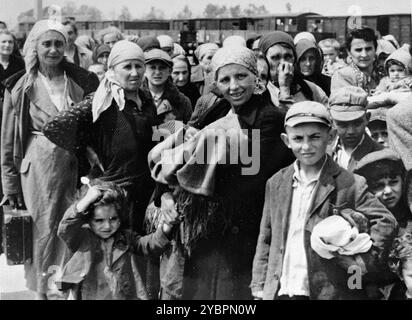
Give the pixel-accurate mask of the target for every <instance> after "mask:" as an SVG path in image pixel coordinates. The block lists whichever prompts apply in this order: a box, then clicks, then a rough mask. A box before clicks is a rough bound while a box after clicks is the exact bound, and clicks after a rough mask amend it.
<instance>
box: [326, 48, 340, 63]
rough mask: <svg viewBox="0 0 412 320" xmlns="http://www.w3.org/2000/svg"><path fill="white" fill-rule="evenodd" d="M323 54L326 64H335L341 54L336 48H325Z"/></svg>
mask: <svg viewBox="0 0 412 320" xmlns="http://www.w3.org/2000/svg"><path fill="white" fill-rule="evenodd" d="M322 52H323V59H324V60H325V63H326V62H328V61H330V62H331V63H334V62H336V60H337V59H338V55H339V53H338V52H337V51H336V49H335V48H334V47H323V48H322Z"/></svg>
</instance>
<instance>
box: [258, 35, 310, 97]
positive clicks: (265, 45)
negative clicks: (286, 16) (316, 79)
mask: <svg viewBox="0 0 412 320" xmlns="http://www.w3.org/2000/svg"><path fill="white" fill-rule="evenodd" d="M276 44H283V45H286V46H287V47H289V48H290V49H292V51H293V55H294V57H295V63H297V60H298V59H297V54H296V48H295V44H294V43H293V38H292V37H291V36H290V35H289V34H287V33H286V32H283V31H273V32H270V33H267V34H264V35H263V36H262V37H261V38H260V41H259V49H260V50H261V51H262V52H263V53H264V54H265V55H266V53H267V51H268V50H269V48H270V47H273V46H274V45H276ZM297 85H299V86H300V87H301V90H302V93H303V95H304V96H305V97H306V99H308V100H313V92H312V89H311V88H310V87H309V85H308V84H307V83H306V82H305V80H304V77H303V75H302V74H301V73H300V71H298V70H296V68H295V72H294V75H293V83H292V88H291V89H292V92H295V91H296V86H297Z"/></svg>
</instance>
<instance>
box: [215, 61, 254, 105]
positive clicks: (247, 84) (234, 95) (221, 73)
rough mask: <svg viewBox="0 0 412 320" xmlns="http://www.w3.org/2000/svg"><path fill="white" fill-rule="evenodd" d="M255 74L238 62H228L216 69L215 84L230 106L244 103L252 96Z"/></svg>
mask: <svg viewBox="0 0 412 320" xmlns="http://www.w3.org/2000/svg"><path fill="white" fill-rule="evenodd" d="M255 84H256V76H255V75H254V74H253V73H252V72H250V71H249V70H248V69H246V68H245V67H244V66H241V65H238V64H229V65H226V66H223V67H222V68H220V69H219V70H218V74H217V80H216V85H217V88H218V89H219V90H220V92H221V93H222V95H223V97H224V98H225V99H226V100H227V101H229V103H230V104H231V106H232V107H238V106H242V105H243V104H245V103H246V102H247V101H249V99H250V98H251V97H252V94H253V91H254V89H255Z"/></svg>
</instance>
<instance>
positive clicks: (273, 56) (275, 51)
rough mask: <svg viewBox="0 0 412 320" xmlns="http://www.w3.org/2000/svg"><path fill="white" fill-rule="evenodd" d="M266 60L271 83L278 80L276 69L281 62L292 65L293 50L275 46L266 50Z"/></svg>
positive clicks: (278, 45) (293, 59)
mask: <svg viewBox="0 0 412 320" xmlns="http://www.w3.org/2000/svg"><path fill="white" fill-rule="evenodd" d="M266 58H267V59H268V61H269V65H270V76H271V78H272V80H273V81H277V78H278V67H279V64H280V63H281V62H288V63H292V64H293V63H294V62H295V57H294V55H293V50H292V49H291V48H287V47H284V46H281V45H280V44H276V45H274V46H272V47H270V48H269V49H268V51H267V52H266Z"/></svg>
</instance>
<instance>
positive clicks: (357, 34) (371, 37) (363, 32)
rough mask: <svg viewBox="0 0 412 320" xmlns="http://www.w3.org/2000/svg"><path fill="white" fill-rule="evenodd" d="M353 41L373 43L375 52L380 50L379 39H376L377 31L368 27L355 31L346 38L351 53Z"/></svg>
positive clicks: (347, 47)
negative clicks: (360, 40) (359, 40)
mask: <svg viewBox="0 0 412 320" xmlns="http://www.w3.org/2000/svg"><path fill="white" fill-rule="evenodd" d="M353 39H363V40H365V41H367V42H369V41H371V42H373V46H374V47H375V50H376V49H377V48H378V39H377V37H376V34H375V31H374V30H373V29H371V28H368V27H363V28H360V29H354V30H352V31H350V32H349V34H348V36H347V37H346V49H347V50H348V51H350V48H351V45H352V40H353Z"/></svg>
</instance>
